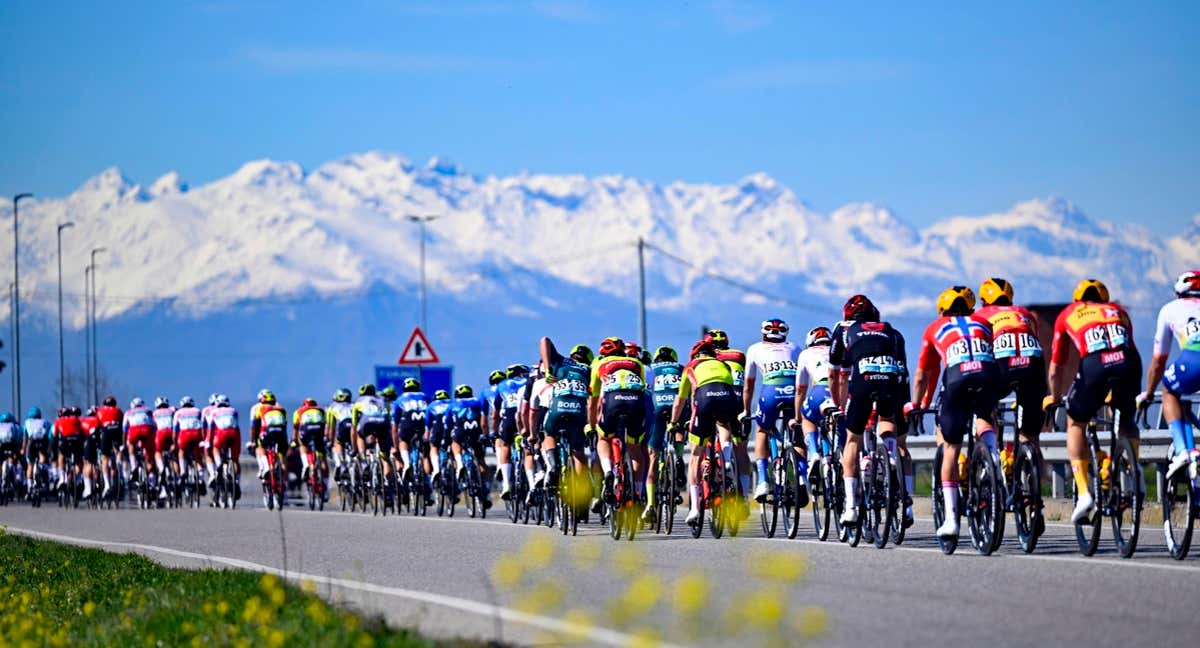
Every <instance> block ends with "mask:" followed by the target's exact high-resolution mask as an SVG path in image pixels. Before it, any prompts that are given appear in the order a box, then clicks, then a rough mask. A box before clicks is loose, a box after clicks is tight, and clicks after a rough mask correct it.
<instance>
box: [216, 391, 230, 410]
mask: <svg viewBox="0 0 1200 648" xmlns="http://www.w3.org/2000/svg"><path fill="white" fill-rule="evenodd" d="M217 406H218V407H229V397H228V396H226V395H225V394H217Z"/></svg>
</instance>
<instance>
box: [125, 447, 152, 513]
mask: <svg viewBox="0 0 1200 648" xmlns="http://www.w3.org/2000/svg"><path fill="white" fill-rule="evenodd" d="M132 452H133V470H132V471H130V473H129V485H130V488H129V503H130V504H131V505H133V506H135V507H137V508H140V509H146V508H149V507H150V503H151V502H152V501H154V500H155V499H156V498H154V497H153V496H152V491H151V486H150V471H149V469H148V468H147V466H146V455H145V451H144V450H143V446H142V442H141V441H138V442H136V443H134V446H133V448H132Z"/></svg>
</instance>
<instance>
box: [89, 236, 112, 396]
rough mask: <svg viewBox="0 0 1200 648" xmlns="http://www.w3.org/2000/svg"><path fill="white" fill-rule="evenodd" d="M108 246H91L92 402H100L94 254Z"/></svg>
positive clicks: (103, 250)
mask: <svg viewBox="0 0 1200 648" xmlns="http://www.w3.org/2000/svg"><path fill="white" fill-rule="evenodd" d="M107 250H108V248H105V247H98V248H92V404H93V405H95V404H96V403H99V402H100V363H99V354H98V353H97V351H96V348H97V347H98V346H99V344H97V342H96V334H97V333H98V332H99V329H98V327H97V326H96V271H97V269H96V255H97V254H99V253H100V252H105V251H107Z"/></svg>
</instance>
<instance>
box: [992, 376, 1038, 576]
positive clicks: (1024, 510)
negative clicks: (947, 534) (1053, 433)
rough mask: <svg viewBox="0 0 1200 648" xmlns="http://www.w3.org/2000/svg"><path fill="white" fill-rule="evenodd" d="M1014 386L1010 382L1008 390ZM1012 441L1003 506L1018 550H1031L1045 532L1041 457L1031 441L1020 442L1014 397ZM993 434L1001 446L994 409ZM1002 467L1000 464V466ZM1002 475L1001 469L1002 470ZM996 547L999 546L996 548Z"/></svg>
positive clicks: (1000, 420) (1000, 421) (1019, 411)
mask: <svg viewBox="0 0 1200 648" xmlns="http://www.w3.org/2000/svg"><path fill="white" fill-rule="evenodd" d="M1016 388H1017V385H1016V384H1015V383H1014V384H1013V385H1012V389H1013V390H1015V389H1016ZM1011 411H1012V412H1013V422H1012V427H1013V441H1014V442H1015V444H1014V445H1015V448H1014V452H1013V458H1012V477H1011V479H1009V478H1008V476H1007V475H1006V476H1005V479H1006V481H1009V482H1010V483H1009V484H1008V493H1009V497H1008V499H1009V502H1011V503H1010V504H1009V505H1008V506H1007V508H1008V509H1010V510H1011V511H1012V513H1013V522H1014V526H1015V527H1016V531H1017V544H1018V545H1019V546H1020V547H1021V551H1023V552H1025V553H1027V554H1028V553H1033V551H1034V549H1036V548H1037V544H1038V539H1040V538H1041V536H1042V534H1043V533H1045V531H1046V520H1045V517H1044V514H1043V512H1042V509H1043V507H1044V503H1043V501H1042V466H1043V465H1044V459H1043V458H1042V450H1041V448H1040V447H1039V446H1038V445H1037V444H1036V443H1033V442H1031V441H1021V440H1020V431H1021V424H1022V422H1023V421H1024V419H1025V411H1024V408H1023V407H1021V404H1020V402H1019V401H1018V400H1016V399H1014V400H1013V406H1012V409H1011ZM996 436H997V438H998V439H1000V444H1001V446H1002V447H1003V446H1004V417H1003V416H1001V412H1000V411H999V410H997V416H996ZM1002 468H1003V467H1002ZM1002 474H1003V471H1002ZM997 548H999V547H997Z"/></svg>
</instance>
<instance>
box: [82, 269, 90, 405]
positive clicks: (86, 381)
mask: <svg viewBox="0 0 1200 648" xmlns="http://www.w3.org/2000/svg"><path fill="white" fill-rule="evenodd" d="M83 314H84V324H83V331H84V348H83V362H84V366H85V367H86V368H85V369H84V373H83V393H82V394H80V396H81V397H82V402H81V403H80V404H79V406H80V407H83V408H85V409H86V408H87V397H88V396H87V395H88V392H89V391H91V389H92V266H90V265H89V266H87V267H86V268H84V269H83Z"/></svg>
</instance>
